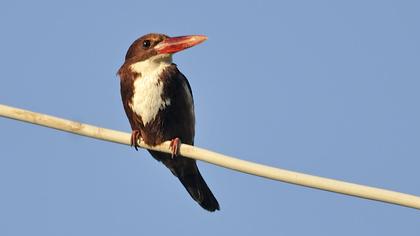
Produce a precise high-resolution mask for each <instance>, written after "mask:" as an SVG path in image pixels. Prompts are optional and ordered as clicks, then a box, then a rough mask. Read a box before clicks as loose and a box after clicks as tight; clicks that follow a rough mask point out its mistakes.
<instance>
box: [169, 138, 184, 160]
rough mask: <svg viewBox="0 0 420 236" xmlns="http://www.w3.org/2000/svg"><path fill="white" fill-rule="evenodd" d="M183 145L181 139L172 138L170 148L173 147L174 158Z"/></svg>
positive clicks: (172, 155) (172, 154) (172, 156)
mask: <svg viewBox="0 0 420 236" xmlns="http://www.w3.org/2000/svg"><path fill="white" fill-rule="evenodd" d="M180 145H181V140H180V139H179V138H174V139H172V140H171V143H170V144H169V148H170V149H171V151H172V152H171V158H172V159H174V157H176V156H177V155H178V152H179V146H180Z"/></svg>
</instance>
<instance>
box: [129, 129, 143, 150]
mask: <svg viewBox="0 0 420 236" xmlns="http://www.w3.org/2000/svg"><path fill="white" fill-rule="evenodd" d="M140 138H141V133H140V130H133V131H131V144H130V146H132V147H133V146H134V148H135V149H136V151H138V149H137V148H138V147H140V146H139V143H138V140H139V139H140Z"/></svg>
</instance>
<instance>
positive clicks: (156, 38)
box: [125, 33, 207, 63]
mask: <svg viewBox="0 0 420 236" xmlns="http://www.w3.org/2000/svg"><path fill="white" fill-rule="evenodd" d="M206 39H207V37H206V36H204V35H188V36H179V37H169V36H167V35H164V34H155V33H152V34H146V35H144V36H142V37H140V38H138V39H137V40H136V41H134V42H133V43H132V44H131V46H130V48H129V49H128V51H127V54H126V56H125V61H126V62H131V63H135V62H140V61H145V60H147V59H150V58H152V57H156V56H157V58H163V59H164V58H171V56H172V54H174V53H176V52H179V51H182V50H184V49H187V48H190V47H193V46H195V45H197V44H199V43H201V42H203V41H205V40H206Z"/></svg>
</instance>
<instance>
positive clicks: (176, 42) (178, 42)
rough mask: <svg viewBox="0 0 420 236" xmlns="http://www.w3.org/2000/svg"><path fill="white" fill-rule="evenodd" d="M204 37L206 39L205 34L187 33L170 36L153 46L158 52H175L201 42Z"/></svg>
mask: <svg viewBox="0 0 420 236" xmlns="http://www.w3.org/2000/svg"><path fill="white" fill-rule="evenodd" d="M206 39H207V36H204V35H188V36H179V37H171V38H167V39H165V40H163V41H162V42H160V43H158V44H157V45H156V46H155V49H156V51H157V52H158V53H159V54H164V53H176V52H179V51H182V50H184V49H187V48H190V47H193V46H195V45H197V44H199V43H202V42H204V41H205V40H206Z"/></svg>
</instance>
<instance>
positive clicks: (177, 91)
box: [118, 33, 220, 212]
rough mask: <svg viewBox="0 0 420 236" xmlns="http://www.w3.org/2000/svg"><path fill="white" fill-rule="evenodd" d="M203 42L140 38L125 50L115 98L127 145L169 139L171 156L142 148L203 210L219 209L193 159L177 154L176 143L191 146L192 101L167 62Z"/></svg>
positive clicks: (158, 36) (152, 36)
mask: <svg viewBox="0 0 420 236" xmlns="http://www.w3.org/2000/svg"><path fill="white" fill-rule="evenodd" d="M206 39H207V37H206V36H204V35H188V36H179V37H169V36H167V35H164V34H157V33H151V34H146V35H144V36H142V37H140V38H138V39H137V40H135V41H134V42H133V43H132V44H131V46H130V47H129V49H128V51H127V53H126V56H125V61H124V63H123V65H122V66H121V67H120V69H119V70H118V75H119V77H120V85H121V98H122V102H123V106H124V110H125V113H126V115H127V118H128V120H129V122H130V125H131V130H132V132H131V145H132V146H134V148H135V149H136V150H137V148H138V140H139V139H142V140H143V141H144V142H145V143H146V144H147V145H150V146H155V145H159V144H161V143H163V142H165V141H170V148H171V154H168V153H162V152H158V151H152V150H148V151H149V153H150V154H151V155H152V156H153V157H154V158H155V159H156V160H157V161H159V162H162V163H163V164H164V165H165V166H166V167H167V168H168V169H169V170H170V171H171V172H172V174H173V175H174V176H175V177H177V178H178V179H179V180H180V182H181V183H182V185H183V186H184V187H185V189H186V190H187V191H188V193H189V194H190V196H191V197H192V198H193V199H194V200H195V201H196V202H197V203H198V204H199V205H200V206H201V207H202V208H204V209H206V210H208V211H211V212H214V211H216V210H220V207H219V203H218V202H217V200H216V198H215V197H214V195H213V193H212V192H211V190H210V188H209V187H208V186H207V184H206V182H205V181H204V179H203V177H202V176H201V174H200V171H199V170H198V167H197V164H196V161H195V160H193V159H189V158H186V157H183V156H181V155H179V147H180V145H181V142H182V143H185V144H189V145H194V134H195V114H194V99H193V94H192V90H191V86H190V84H189V82H188V80H187V78H186V77H185V76H184V75H183V74H182V73H181V72H180V71H179V70H178V67H177V65H176V64H174V63H173V62H172V55H173V54H174V53H176V52H179V51H182V50H184V49H187V48H190V47H193V46H195V45H197V44H200V43H202V42H203V41H205V40H206Z"/></svg>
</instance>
